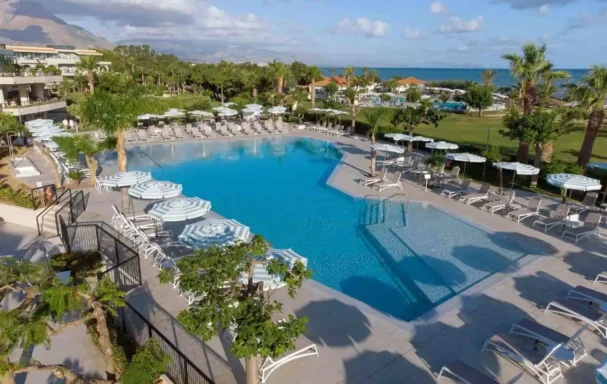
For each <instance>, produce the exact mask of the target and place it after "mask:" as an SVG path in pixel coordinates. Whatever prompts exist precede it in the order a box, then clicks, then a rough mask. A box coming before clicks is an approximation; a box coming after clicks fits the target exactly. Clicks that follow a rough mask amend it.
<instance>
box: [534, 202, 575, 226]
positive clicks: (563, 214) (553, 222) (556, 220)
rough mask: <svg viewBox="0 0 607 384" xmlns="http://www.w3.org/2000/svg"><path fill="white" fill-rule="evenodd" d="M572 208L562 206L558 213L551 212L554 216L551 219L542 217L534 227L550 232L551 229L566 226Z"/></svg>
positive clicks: (559, 207) (557, 209)
mask: <svg viewBox="0 0 607 384" xmlns="http://www.w3.org/2000/svg"><path fill="white" fill-rule="evenodd" d="M570 209H571V206H569V205H567V204H560V205H559V206H558V207H557V208H556V211H554V212H551V213H552V215H551V216H550V217H540V218H539V219H537V220H535V221H534V222H533V227H535V226H536V225H537V226H539V227H543V229H544V232H548V230H549V229H552V228H554V227H556V226H558V225H562V226H565V225H566V224H567V219H568V218H569V210H570Z"/></svg>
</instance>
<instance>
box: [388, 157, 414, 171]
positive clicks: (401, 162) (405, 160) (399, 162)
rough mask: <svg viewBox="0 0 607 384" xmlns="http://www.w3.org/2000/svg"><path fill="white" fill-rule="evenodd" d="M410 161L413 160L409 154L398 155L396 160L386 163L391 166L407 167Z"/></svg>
mask: <svg viewBox="0 0 607 384" xmlns="http://www.w3.org/2000/svg"><path fill="white" fill-rule="evenodd" d="M412 161H413V157H411V156H407V157H399V158H397V159H396V160H394V162H392V163H391V164H388V166H389V167H391V168H405V167H409V166H410V165H411V162H412Z"/></svg>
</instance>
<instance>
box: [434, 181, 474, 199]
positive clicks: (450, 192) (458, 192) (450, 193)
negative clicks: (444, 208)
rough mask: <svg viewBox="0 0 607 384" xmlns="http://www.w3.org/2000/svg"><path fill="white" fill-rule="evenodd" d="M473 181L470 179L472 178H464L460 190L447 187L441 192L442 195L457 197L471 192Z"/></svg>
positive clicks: (449, 197)
mask: <svg viewBox="0 0 607 384" xmlns="http://www.w3.org/2000/svg"><path fill="white" fill-rule="evenodd" d="M471 182H472V180H470V179H464V180H462V183H461V184H460V185H459V189H458V190H451V189H445V190H443V191H442V192H441V193H440V195H441V196H443V197H446V198H448V199H451V198H453V197H457V196H459V195H461V194H464V193H466V192H469V191H470V183H471Z"/></svg>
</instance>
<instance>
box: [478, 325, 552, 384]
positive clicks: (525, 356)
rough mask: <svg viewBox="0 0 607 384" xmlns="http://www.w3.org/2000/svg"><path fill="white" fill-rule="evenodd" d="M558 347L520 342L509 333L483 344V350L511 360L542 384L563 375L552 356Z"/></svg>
mask: <svg viewBox="0 0 607 384" xmlns="http://www.w3.org/2000/svg"><path fill="white" fill-rule="evenodd" d="M559 348H561V344H556V345H553V346H551V347H550V348H545V347H544V346H542V345H539V346H538V345H537V344H536V343H522V342H521V341H520V340H517V338H516V337H515V336H514V335H509V334H508V335H506V334H497V335H495V336H493V337H492V338H490V339H489V340H487V341H486V342H485V344H484V345H483V351H491V352H494V353H497V354H498V355H500V356H502V357H503V358H505V359H507V360H510V361H512V362H513V363H515V364H517V365H519V366H520V367H521V368H523V369H526V370H528V372H529V373H530V374H531V375H533V376H534V377H536V378H537V379H539V380H540V381H541V382H542V383H544V384H552V383H554V382H555V381H557V380H558V379H560V378H561V377H563V373H562V372H561V366H560V364H559V361H558V360H556V359H555V358H554V357H553V355H554V354H555V353H556V352H557V351H558V350H559Z"/></svg>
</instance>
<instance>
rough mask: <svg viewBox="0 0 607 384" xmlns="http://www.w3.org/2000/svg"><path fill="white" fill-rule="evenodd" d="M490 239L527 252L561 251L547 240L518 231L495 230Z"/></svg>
mask: <svg viewBox="0 0 607 384" xmlns="http://www.w3.org/2000/svg"><path fill="white" fill-rule="evenodd" d="M489 239H490V240H491V241H492V242H493V243H494V244H495V245H497V246H499V247H502V248H505V249H509V250H518V251H520V252H523V253H525V254H530V253H532V254H538V255H541V254H547V255H555V254H557V253H558V252H559V251H560V250H559V249H558V248H557V247H555V246H554V245H552V244H550V243H548V242H547V241H544V240H542V239H539V238H537V237H534V236H527V235H523V234H522V233H517V232H494V233H490V234H489Z"/></svg>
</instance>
